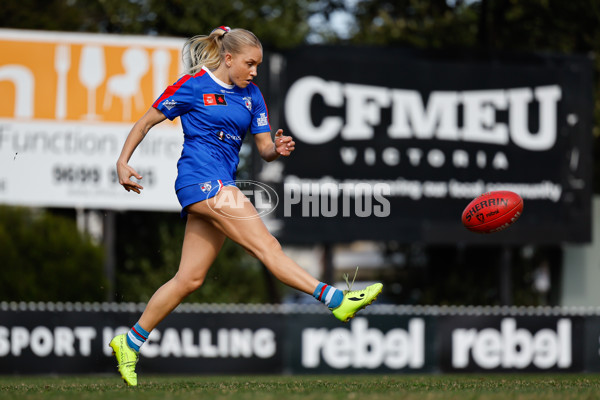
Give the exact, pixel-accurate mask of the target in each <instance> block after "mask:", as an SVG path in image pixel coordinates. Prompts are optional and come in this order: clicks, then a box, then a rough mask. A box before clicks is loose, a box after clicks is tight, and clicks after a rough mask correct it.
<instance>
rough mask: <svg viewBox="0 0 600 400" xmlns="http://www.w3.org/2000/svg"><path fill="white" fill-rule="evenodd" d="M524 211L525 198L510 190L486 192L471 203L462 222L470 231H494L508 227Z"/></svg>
mask: <svg viewBox="0 0 600 400" xmlns="http://www.w3.org/2000/svg"><path fill="white" fill-rule="evenodd" d="M522 213H523V199H522V198H521V196H519V195H518V194H516V193H514V192H510V191H508V190H498V191H495V192H488V193H484V194H482V195H480V196H478V197H476V198H475V199H474V200H473V201H472V202H470V203H469V205H468V206H467V208H465V211H463V213H462V223H463V225H464V226H465V228H467V229H468V230H470V231H473V232H477V233H492V232H498V231H501V230H503V229H506V228H508V227H509V226H510V225H511V224H512V223H514V222H515V221H516V220H517V219H519V217H520V216H521V214H522Z"/></svg>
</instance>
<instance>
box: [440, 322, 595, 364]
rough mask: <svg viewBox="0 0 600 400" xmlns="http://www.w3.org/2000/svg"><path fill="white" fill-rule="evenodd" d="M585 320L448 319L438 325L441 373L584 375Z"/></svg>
mask: <svg viewBox="0 0 600 400" xmlns="http://www.w3.org/2000/svg"><path fill="white" fill-rule="evenodd" d="M583 326H584V320H583V318H581V317H569V316H510V315H506V316H452V317H440V318H439V320H438V325H437V327H438V330H439V332H438V335H439V336H438V337H439V355H440V366H441V369H442V371H443V372H509V371H512V372H514V371H527V372H541V371H553V372H559V371H561V372H574V371H581V370H582V369H583V364H584V360H583V350H584V343H583V340H582V339H583V337H582V334H583V332H584V329H583Z"/></svg>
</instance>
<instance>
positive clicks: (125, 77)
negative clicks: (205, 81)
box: [0, 29, 183, 211]
mask: <svg viewBox="0 0 600 400" xmlns="http://www.w3.org/2000/svg"><path fill="white" fill-rule="evenodd" d="M182 44H183V39H177V38H153V37H148V36H122V35H93V34H81V33H77V34H75V33H73V34H72V33H55V32H37V31H17V30H4V29H0V93H2V96H0V203H4V204H11V205H24V206H37V207H77V208H92V209H117V210H127V209H136V210H157V211H158V210H164V211H177V210H179V204H178V202H177V198H176V196H175V193H174V188H173V187H174V182H175V178H176V169H177V168H176V167H177V166H176V163H177V159H178V158H179V155H180V153H181V146H182V143H183V133H182V132H181V127H180V125H179V122H178V121H177V122H170V121H168V120H167V121H165V122H163V123H162V124H160V125H159V126H157V127H155V128H153V129H152V130H151V132H150V133H149V134H148V136H147V137H146V138H145V140H144V141H143V142H142V144H141V145H140V147H139V148H138V149H137V150H136V152H135V154H134V156H133V157H132V159H131V161H130V165H131V166H132V167H134V168H135V169H136V170H137V171H138V172H139V173H140V174H141V175H142V177H143V178H142V180H141V182H140V183H141V184H142V186H144V190H143V191H142V194H141V195H138V194H136V193H134V192H126V191H125V190H124V189H123V188H122V187H121V186H120V185H119V184H118V179H117V176H116V169H115V163H116V161H117V158H118V157H119V154H120V151H121V147H122V145H123V142H124V140H125V138H126V136H127V134H128V133H129V130H130V129H131V127H132V126H133V124H134V123H135V121H136V120H137V119H138V118H139V117H140V116H141V115H143V114H144V112H146V110H148V108H150V106H151V105H152V102H153V101H154V100H155V99H156V98H157V97H158V96H159V95H160V93H162V91H163V90H164V89H165V88H166V87H167V86H168V85H169V84H171V83H173V82H175V81H176V80H177V79H178V77H179V76H181V71H182V68H181V65H180V58H181V57H180V51H181V46H182Z"/></svg>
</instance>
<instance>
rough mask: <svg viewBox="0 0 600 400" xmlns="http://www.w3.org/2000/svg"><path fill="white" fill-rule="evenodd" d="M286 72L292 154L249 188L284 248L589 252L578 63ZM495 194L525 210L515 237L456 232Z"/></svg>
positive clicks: (322, 65) (427, 59) (359, 60)
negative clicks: (469, 210) (531, 247)
mask: <svg viewBox="0 0 600 400" xmlns="http://www.w3.org/2000/svg"><path fill="white" fill-rule="evenodd" d="M283 58H284V60H285V61H284V64H283V65H284V68H282V69H281V75H280V76H279V78H278V79H279V86H278V87H279V88H280V96H281V99H280V103H281V104H283V105H282V106H281V107H280V110H279V112H277V110H275V112H276V113H277V115H276V117H274V119H276V120H277V121H278V122H279V124H278V126H273V128H274V129H276V128H279V127H282V128H284V129H285V132H286V134H289V135H291V136H292V137H293V138H294V140H295V142H296V150H295V151H294V153H293V154H292V156H291V157H289V158H287V159H285V160H281V161H279V160H278V161H276V162H275V165H276V166H270V165H268V164H261V166H260V168H262V170H260V171H258V173H257V175H256V177H257V179H258V180H259V181H261V182H265V183H267V184H269V185H271V186H273V187H275V189H276V191H277V192H278V196H279V204H278V206H277V207H276V209H275V215H276V217H277V219H278V220H279V222H280V225H279V229H278V230H276V231H274V233H275V234H276V235H277V236H278V237H279V238H280V239H281V240H283V241H287V242H298V243H301V242H315V241H330V242H341V241H351V240H358V239H370V240H398V241H405V242H411V241H423V242H426V243H457V242H462V243H494V244H495V243H498V244H500V243H505V244H511V243H523V242H527V243H548V244H550V243H560V242H573V243H581V242H588V241H589V240H590V235H591V233H590V232H591V227H590V218H591V217H590V208H591V187H590V185H591V171H592V159H591V138H592V107H593V98H592V86H593V84H592V73H591V71H592V68H591V61H590V60H589V59H588V58H586V57H583V56H558V55H544V56H542V55H529V56H512V57H504V56H503V57H500V56H498V57H493V58H490V57H486V58H482V57H475V56H470V57H461V56H458V55H445V54H431V53H419V52H416V51H408V50H400V49H390V48H353V47H310V48H300V49H296V50H293V51H290V52H289V53H286V54H285V55H284V57H283ZM270 76H273V74H272V73H270ZM271 85H275V84H274V83H272V82H271ZM267 86H268V84H267ZM268 90H269V92H273V91H274V90H273V88H272V87H269V89H268ZM271 112H272V113H273V110H271ZM277 171H279V173H273V172H277ZM501 189H502V190H512V191H515V192H517V193H519V194H520V195H521V196H522V197H523V199H524V204H525V209H524V213H523V215H522V217H521V218H520V220H519V221H518V223H516V224H515V225H513V226H512V227H510V229H508V230H506V231H504V232H499V233H496V234H493V235H478V234H473V233H471V232H469V231H467V230H466V229H464V228H463V227H462V225H461V220H460V217H461V213H462V210H463V209H464V207H465V206H466V205H467V204H468V203H469V202H470V201H471V200H472V199H473V198H474V197H476V196H477V195H479V194H481V193H484V192H487V191H491V190H501Z"/></svg>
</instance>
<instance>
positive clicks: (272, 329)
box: [0, 311, 282, 374]
mask: <svg viewBox="0 0 600 400" xmlns="http://www.w3.org/2000/svg"><path fill="white" fill-rule="evenodd" d="M139 315H140V314H139V313H127V312H118V311H93V312H89V311H88V312H86V311H80V312H76V311H54V312H49V311H21V312H19V311H0V374H13V373H92V372H96V373H98V372H114V371H115V362H114V357H113V356H112V355H111V353H112V349H111V348H110V347H109V346H108V343H109V342H110V340H111V339H112V337H113V336H114V335H116V334H119V333H126V332H127V331H128V330H129V328H130V327H129V326H127V325H124V324H126V323H131V324H133V322H132V321H136V319H137V318H139ZM281 340H282V325H281V320H280V319H277V318H266V319H264V318H256V316H255V315H252V314H248V313H173V314H171V315H169V316H168V317H167V318H166V319H165V321H164V322H163V323H161V325H160V326H159V327H158V328H157V329H155V330H154V331H152V333H151V336H150V338H149V340H148V342H147V343H146V344H145V345H144V347H143V348H142V352H141V357H140V362H139V364H138V367H137V371H138V372H141V373H152V372H160V373H205V374H218V373H221V374H223V373H243V372H246V373H249V372H253V373H276V372H279V371H280V370H281V365H282V349H281V345H280V343H281Z"/></svg>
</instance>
